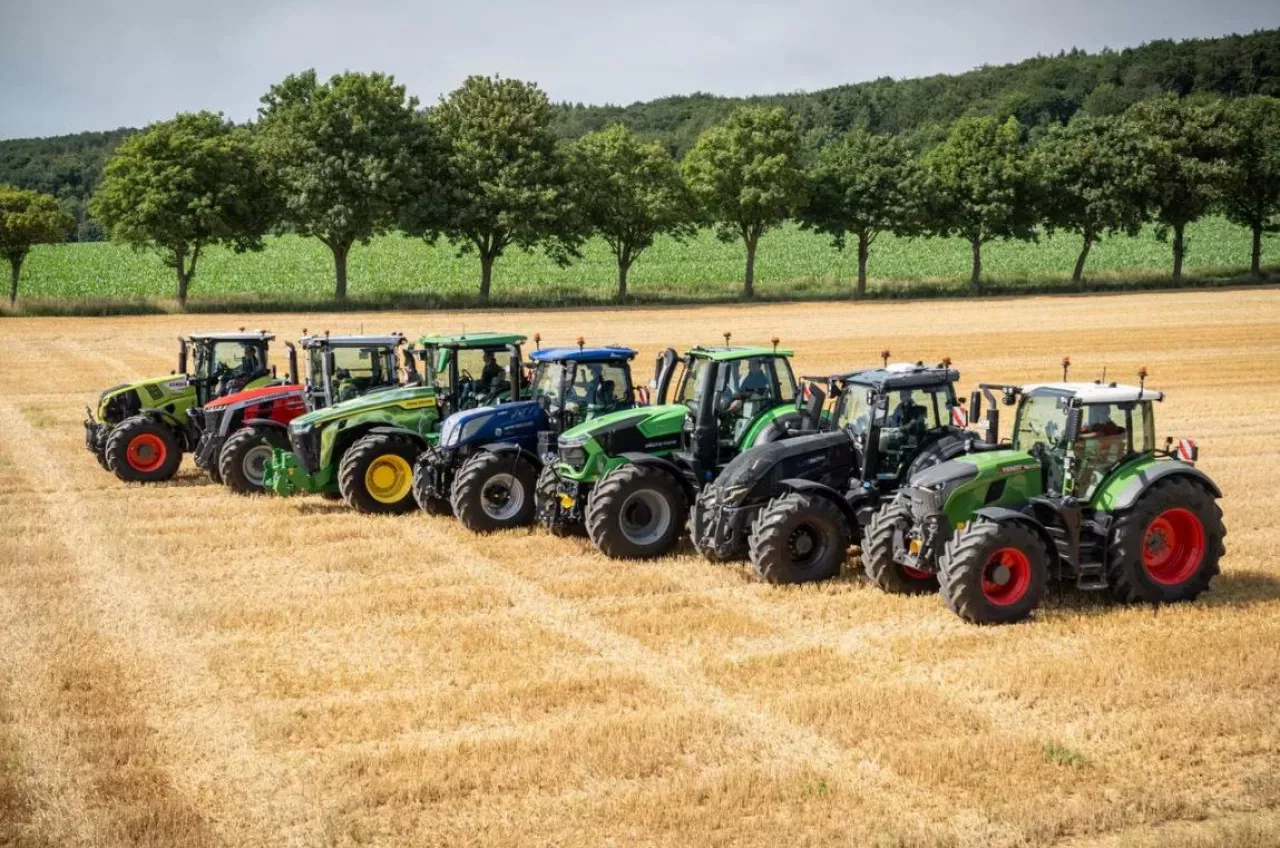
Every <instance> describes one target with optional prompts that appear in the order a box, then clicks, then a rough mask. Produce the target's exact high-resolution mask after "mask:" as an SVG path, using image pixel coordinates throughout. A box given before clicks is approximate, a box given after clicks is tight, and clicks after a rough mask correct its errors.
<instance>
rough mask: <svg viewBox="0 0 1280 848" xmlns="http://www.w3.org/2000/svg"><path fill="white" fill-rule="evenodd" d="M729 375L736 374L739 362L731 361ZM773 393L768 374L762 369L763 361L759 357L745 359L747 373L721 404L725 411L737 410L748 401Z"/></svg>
mask: <svg viewBox="0 0 1280 848" xmlns="http://www.w3.org/2000/svg"><path fill="white" fill-rule="evenodd" d="M733 365H734V370H733V372H732V374H731V376H733V375H736V374H737V372H738V368H739V367H740V363H738V362H735V363H733ZM772 394H773V385H772V383H771V382H770V380H769V375H768V374H766V373H765V371H764V362H762V361H761V360H759V359H748V360H747V373H746V374H745V375H744V376H743V377H742V379H741V380H740V381H739V383H738V389H737V391H733V392H730V393H729V394H728V396H727V397H726V398H725V400H724V402H723V404H722V406H723V408H724V411H725V412H739V411H741V410H742V408H743V407H744V406H745V405H746V404H747V403H749V402H751V401H753V400H759V399H761V398H767V397H769V396H770V395H772Z"/></svg>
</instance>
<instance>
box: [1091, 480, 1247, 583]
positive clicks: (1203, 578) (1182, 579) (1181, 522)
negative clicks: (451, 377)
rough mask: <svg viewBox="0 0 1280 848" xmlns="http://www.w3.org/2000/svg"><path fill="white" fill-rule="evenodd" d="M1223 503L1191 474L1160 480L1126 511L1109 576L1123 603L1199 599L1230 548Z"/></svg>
mask: <svg viewBox="0 0 1280 848" xmlns="http://www.w3.org/2000/svg"><path fill="white" fill-rule="evenodd" d="M1226 534H1227V530H1226V528H1225V527H1224V526H1223V524H1222V509H1221V508H1220V507H1219V506H1218V502H1217V500H1215V499H1214V497H1213V495H1211V494H1209V492H1207V491H1206V490H1205V488H1204V487H1203V486H1200V485H1197V484H1196V483H1193V482H1192V481H1190V480H1186V479H1178V478H1173V479H1168V478H1166V479H1164V480H1161V481H1159V482H1157V483H1155V484H1154V485H1153V486H1152V487H1151V488H1150V489H1148V490H1147V491H1146V492H1145V493H1144V494H1143V495H1142V497H1141V498H1140V499H1139V500H1138V503H1137V505H1135V506H1134V508H1133V509H1131V510H1129V511H1128V512H1126V513H1124V514H1122V515H1121V516H1120V517H1119V518H1118V519H1117V520H1116V523H1115V529H1114V530H1113V531H1112V535H1111V544H1110V550H1109V551H1108V552H1107V554H1108V555H1107V563H1108V568H1107V571H1108V574H1107V580H1108V582H1109V583H1110V584H1111V594H1112V596H1113V597H1114V598H1115V599H1116V600H1118V601H1120V602H1122V603H1139V602H1142V603H1152V604H1169V603H1176V602H1178V601H1190V600H1194V599H1195V598H1196V597H1197V596H1198V595H1199V594H1200V593H1201V592H1203V591H1205V590H1206V589H1208V588H1209V583H1210V581H1212V580H1213V578H1214V577H1215V576H1216V575H1217V574H1218V559H1219V558H1220V557H1221V556H1222V555H1223V554H1224V553H1226V550H1225V548H1224V547H1223V544H1222V538H1223V537H1224V536H1225V535H1226Z"/></svg>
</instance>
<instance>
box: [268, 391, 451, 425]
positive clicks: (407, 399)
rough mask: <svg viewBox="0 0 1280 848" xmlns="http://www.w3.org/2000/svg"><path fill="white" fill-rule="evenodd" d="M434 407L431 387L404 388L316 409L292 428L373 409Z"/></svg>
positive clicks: (296, 420)
mask: <svg viewBox="0 0 1280 848" xmlns="http://www.w3.org/2000/svg"><path fill="white" fill-rule="evenodd" d="M435 405H436V390H435V388H434V387H431V386H405V387H402V388H398V389H388V390H387V391H382V392H374V393H372V394H367V395H361V396H360V397H358V398H352V399H351V400H347V401H343V402H342V403H336V404H334V405H333V406H330V407H326V408H324V409H317V410H314V411H312V412H308V413H307V414H306V415H302V416H299V417H298V418H295V419H293V426H296V427H308V426H315V425H319V424H324V423H326V422H328V421H337V420H338V419H340V418H348V417H350V416H352V415H358V414H360V413H362V412H370V411H372V410H375V409H384V408H388V407H397V406H398V407H400V408H401V409H421V408H426V407H431V406H435Z"/></svg>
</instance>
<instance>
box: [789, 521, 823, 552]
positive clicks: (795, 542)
mask: <svg viewBox="0 0 1280 848" xmlns="http://www.w3.org/2000/svg"><path fill="white" fill-rule="evenodd" d="M817 546H818V543H817V540H816V539H814V538H813V533H812V532H811V531H810V530H809V528H808V527H800V528H797V529H796V530H794V531H793V532H792V533H791V537H790V538H789V539H788V540H787V547H788V548H790V550H791V556H792V558H794V559H805V558H807V557H808V556H809V555H810V554H812V553H813V551H814V548H816V547H817Z"/></svg>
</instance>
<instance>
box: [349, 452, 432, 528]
mask: <svg viewBox="0 0 1280 848" xmlns="http://www.w3.org/2000/svg"><path fill="white" fill-rule="evenodd" d="M419 452H420V449H419V447H418V446H417V445H416V444H414V443H413V442H412V441H410V440H409V439H407V438H405V437H403V436H395V435H390V434H386V433H370V434H369V435H367V436H364V437H362V438H361V439H359V440H358V441H357V442H356V443H355V444H354V445H352V446H351V447H350V449H348V450H347V453H346V455H345V456H343V457H342V463H341V465H339V466H338V488H339V489H340V490H341V491H342V499H343V500H344V501H346V502H347V506H349V507H351V508H352V509H354V510H355V511H356V512H365V513H373V514H399V513H405V512H409V511H411V510H414V509H417V507H418V505H417V504H416V503H415V502H414V500H413V461H414V460H415V459H416V458H417V456H418V454H419Z"/></svg>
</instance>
